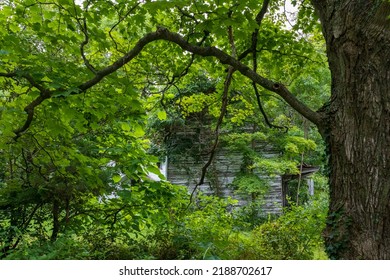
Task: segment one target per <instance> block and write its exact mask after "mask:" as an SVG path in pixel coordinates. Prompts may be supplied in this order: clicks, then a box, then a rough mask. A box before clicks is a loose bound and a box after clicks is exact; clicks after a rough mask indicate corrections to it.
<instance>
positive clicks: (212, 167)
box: [161, 119, 318, 215]
mask: <svg viewBox="0 0 390 280" xmlns="http://www.w3.org/2000/svg"><path fill="white" fill-rule="evenodd" d="M204 123H205V121H204V120H199V119H191V120H189V121H186V123H185V124H183V123H182V124H171V125H170V127H169V133H168V134H167V136H166V137H165V142H166V146H167V155H166V157H165V159H164V160H163V162H162V163H161V170H162V172H163V174H164V175H165V176H166V178H167V180H168V181H170V182H172V183H173V184H178V185H184V186H187V187H188V190H189V192H191V193H192V192H194V191H195V192H198V191H201V192H203V193H205V194H209V195H211V194H212V195H217V196H219V197H232V198H234V199H237V200H238V204H237V205H236V207H240V206H244V205H248V204H249V203H251V202H257V203H258V204H257V205H258V206H259V207H260V208H261V213H263V214H266V215H267V214H280V213H281V212H282V209H283V207H284V206H286V205H287V193H288V183H289V181H291V180H293V179H296V178H299V174H267V172H266V171H264V170H258V169H256V168H249V169H248V168H247V167H248V166H249V165H250V164H248V162H246V161H247V158H246V154H245V151H242V150H237V149H231V148H230V147H229V145H227V144H226V143H225V142H224V141H223V140H222V141H221V140H220V141H219V143H218V145H217V146H216V147H215V150H212V149H213V144H214V141H215V132H214V131H213V130H212V129H210V127H209V126H207V125H204ZM206 123H207V121H206ZM245 130H251V131H252V132H253V126H252V127H250V126H247V127H246V128H245V129H244V130H243V129H242V128H241V131H245ZM223 133H224V131H221V134H222V136H223ZM219 138H223V137H219ZM249 145H250V146H251V147H250V150H251V151H252V152H255V153H257V154H259V155H261V157H262V158H265V159H272V158H276V157H278V156H279V155H280V151H278V150H277V149H275V147H273V146H272V145H271V144H270V143H267V142H265V141H251V142H250V144H249ZM211 153H213V154H214V156H213V158H212V160H211V161H210V154H211ZM209 161H210V162H209ZM206 164H209V165H208V167H207V169H205V165H206ZM204 170H205V174H204V181H203V183H202V184H199V183H200V179H201V177H202V175H203V174H202V172H203V171H204ZM317 170H318V168H316V167H311V166H304V168H302V173H301V176H300V179H303V178H304V177H307V176H309V175H310V174H312V173H314V172H316V171H317ZM240 179H242V180H240ZM240 184H242V185H244V188H245V187H246V186H248V188H247V190H243V189H242V188H241V189H240V186H239V185H240ZM309 185H310V186H312V184H309Z"/></svg>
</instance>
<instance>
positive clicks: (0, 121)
mask: <svg viewBox="0 0 390 280" xmlns="http://www.w3.org/2000/svg"><path fill="white" fill-rule="evenodd" d="M222 2H223V3H222ZM222 2H220V1H196V3H195V2H194V1H124V0H117V1H111V0H109V1H82V3H79V4H77V3H78V2H77V1H70V0H53V1H48V2H45V1H36V0H20V1H19V0H18V1H14V0H7V1H2V2H1V3H0V25H1V27H0V252H1V255H0V258H8V259H143V258H145V259H156V258H157V259H160V258H161V259H166V258H172V259H191V258H192V259H210V258H222V259H226V258H233V257H237V258H239V257H244V258H245V257H247V256H249V257H250V256H252V257H256V258H257V257H264V256H263V255H262V254H263V253H264V252H265V251H264V250H266V251H267V252H268V251H269V252H270V256H273V257H283V258H288V257H289V256H290V257H297V258H306V257H309V255H310V254H309V253H308V252H309V248H312V247H313V246H314V245H313V246H312V244H311V243H310V245H305V246H304V245H302V244H301V243H302V242H303V241H302V238H301V237H299V234H298V233H297V232H298V231H299V230H302V231H307V230H309V233H308V235H309V236H310V238H311V236H312V235H314V231H313V232H312V229H311V228H304V225H302V224H300V223H297V226H296V227H293V228H291V229H290V228H289V227H288V226H287V221H286V220H284V219H287V220H288V219H290V220H294V219H296V218H297V216H294V215H293V214H289V213H287V214H286V215H285V217H286V218H284V219H283V218H281V219H280V220H277V221H273V222H272V223H271V222H269V223H266V224H264V228H263V229H261V226H260V228H259V229H258V230H257V231H255V232H253V233H252V232H251V233H240V232H239V230H238V229H243V228H246V226H247V225H246V223H245V222H247V221H248V220H251V222H252V224H253V225H257V224H259V223H261V222H263V220H261V221H257V220H256V218H257V213H258V212H261V197H262V196H263V195H264V193H265V192H266V190H267V188H268V183H269V182H268V179H260V178H259V177H258V176H257V174H260V175H263V176H266V177H267V176H268V177H270V178H271V177H272V176H274V175H277V174H283V173H296V172H297V165H298V163H299V161H300V155H301V154H302V153H305V155H307V159H308V161H310V162H315V163H321V159H320V157H321V155H319V154H320V153H319V151H320V150H321V149H322V145H321V143H320V141H319V138H320V137H319V135H318V133H317V132H316V130H315V129H313V128H312V127H310V126H307V125H305V124H304V121H302V118H300V117H299V116H298V115H297V114H296V113H294V112H293V111H292V110H291V109H290V108H287V107H286V105H285V103H283V102H282V101H281V100H279V99H278V97H277V96H276V95H275V94H273V93H269V92H267V91H265V90H263V89H259V90H260V97H261V102H262V104H263V107H264V109H265V110H266V112H267V115H268V117H269V119H270V120H271V122H272V123H273V124H275V125H279V126H283V127H284V126H285V127H287V128H288V132H285V131H279V130H275V129H271V128H268V127H267V126H266V125H265V122H264V117H263V116H262V115H261V114H260V113H259V108H258V104H257V100H256V97H255V95H254V92H253V87H252V86H251V85H250V83H248V80H247V79H246V78H244V77H243V76H242V75H240V74H239V73H234V78H233V79H232V82H231V86H230V90H229V92H228V94H227V99H228V104H227V110H226V111H227V113H226V114H225V115H224V116H220V115H221V99H222V98H223V96H224V87H225V84H224V78H225V76H226V65H223V64H220V63H217V62H216V60H215V59H214V58H212V57H206V58H203V59H200V58H199V57H198V56H194V55H192V54H190V53H188V52H184V51H183V50H182V49H181V48H180V47H179V46H177V45H174V44H171V43H168V42H165V41H153V42H150V43H149V44H147V45H145V46H143V49H142V52H139V53H138V52H136V51H135V49H132V48H133V47H134V46H139V45H140V44H139V43H140V42H141V43H142V42H144V41H143V40H144V39H145V37H144V36H145V35H146V34H148V33H149V32H152V31H155V30H156V28H157V27H158V26H164V27H167V28H168V29H169V30H170V31H172V32H178V34H180V35H183V36H184V37H185V39H186V41H188V42H189V43H191V44H193V45H194V46H204V47H208V46H218V48H219V49H221V50H223V51H225V52H226V53H229V54H230V53H232V45H231V43H230V41H229V39H228V37H227V30H228V27H231V28H232V30H233V31H234V41H235V48H236V50H237V54H238V55H240V54H242V53H244V52H245V51H246V50H248V48H250V47H251V43H252V40H251V38H252V37H251V36H252V34H253V32H254V31H255V30H256V29H258V28H259V26H258V23H257V22H256V20H255V18H254V15H256V14H257V13H258V11H259V10H260V9H261V5H262V4H263V3H262V1H255V0H251V1H246V2H245V3H238V2H237V1H222ZM271 2H272V3H271V6H270V7H269V11H270V12H269V14H267V16H266V17H265V18H264V20H263V22H262V26H261V28H260V31H261V32H259V34H258V42H259V44H258V46H257V48H256V49H257V50H258V52H257V62H258V65H257V66H258V67H257V72H258V73H260V74H262V75H265V76H267V77H269V78H270V79H274V80H278V81H280V82H282V83H285V84H290V88H291V90H292V92H296V96H297V98H299V99H301V100H304V101H305V103H307V104H308V105H309V106H310V107H311V108H314V109H318V108H319V107H320V106H321V104H322V103H323V102H325V101H327V98H328V96H327V92H329V84H330V80H329V73H328V70H327V68H326V67H325V66H324V65H325V64H324V61H325V59H324V58H325V56H324V51H323V48H324V47H323V43H322V38H321V37H320V35H319V34H320V33H319V29H318V23H317V21H316V17H315V14H314V13H313V12H312V10H311V9H310V8H308V7H307V5H308V4H307V1H302V5H301V8H300V10H299V13H298V21H297V24H296V25H295V26H294V28H291V29H286V28H285V27H284V22H283V20H281V18H280V16H279V15H278V10H279V4H280V1H271ZM302 32H303V33H305V32H306V33H307V34H305V36H303V34H302ZM142 38H143V39H142ZM140 39H141V41H140ZM129 51H130V52H129ZM126 59H128V60H129V62H128V63H125V64H124V65H122V64H123V63H124V61H125V60H126ZM251 59H253V57H251V55H249V56H246V57H244V58H242V59H241V61H242V63H244V64H246V65H251V64H252V62H253V61H251ZM308 62H313V63H308ZM118 65H120V67H119V68H118V67H117V66H118ZM115 67H117V68H115ZM114 68H115V69H116V70H115V69H114ZM114 70H115V71H114ZM318 92H319V93H320V94H318ZM222 117H223V120H222V119H221V118H222ZM219 119H221V120H222V121H221V126H220V140H221V143H224V144H226V146H227V147H228V149H229V150H230V151H231V152H232V153H234V152H238V153H240V154H241V155H243V156H244V158H245V160H244V161H245V162H244V163H243V167H242V172H241V174H239V176H238V177H237V178H236V180H235V182H234V185H235V187H236V188H237V191H238V192H239V193H241V194H248V195H251V196H253V197H256V198H259V199H258V200H256V201H254V203H253V204H252V205H251V206H250V207H251V208H250V211H248V212H245V211H243V212H242V213H241V217H239V218H237V214H236V213H234V212H229V211H227V209H230V208H231V207H232V204H234V202H233V201H232V200H228V201H223V200H220V199H217V198H214V197H199V198H198V199H199V200H198V204H197V206H196V207H194V208H191V209H190V211H185V210H184V209H185V207H186V206H187V204H188V199H189V198H188V197H189V195H188V193H187V191H186V189H185V188H183V187H180V186H173V185H171V184H169V182H165V181H164V179H165V178H163V176H162V174H160V172H159V170H158V168H157V163H158V161H159V158H158V157H159V156H160V157H162V156H164V155H166V154H167V153H170V154H174V155H176V156H180V155H185V154H190V155H192V156H194V157H196V156H197V157H198V158H199V157H200V156H199V155H200V154H202V153H204V151H206V150H207V149H208V148H209V146H208V145H206V144H203V146H202V145H201V146H200V147H195V146H194V137H193V136H191V135H190V136H189V135H184V136H183V137H182V138H180V139H179V140H180V141H177V142H174V143H173V142H169V139H170V138H169V136H170V134H171V133H172V131H174V128H177V127H180V126H181V125H183V124H185V123H186V122H187V121H189V120H196V121H197V122H198V123H199V124H201V125H200V127H201V128H202V129H204V130H207V131H208V132H209V133H208V137H209V138H210V139H211V138H213V137H214V136H215V135H214V133H213V132H214V130H215V125H216V123H217V122H218V120H219ZM248 127H250V128H251V129H248ZM255 143H257V144H259V143H260V144H261V145H262V147H263V148H268V150H269V149H270V147H272V149H273V151H274V150H277V151H278V152H277V153H276V154H275V156H274V157H269V156H267V154H266V153H264V154H263V153H261V152H259V151H258V150H257V149H256V148H255V147H254V146H253V145H254V144H255ZM164 145H165V147H164ZM150 173H153V174H156V175H157V177H159V179H160V181H153V180H151V179H150V178H149V177H148V174H150ZM255 174H256V175H255ZM268 177H267V178H268ZM299 211H301V212H299ZM305 211H306V210H304V209H300V208H297V210H294V211H292V212H291V213H295V212H296V213H298V212H299V213H300V214H301V215H302V217H306V216H305V215H308V216H307V217H306V218H307V221H309V222H312V218H311V216H310V215H309V214H307V213H306V212H305ZM235 215H236V216H235ZM296 215H298V214H296ZM245 217H246V218H245ZM243 221H245V222H243ZM289 230H290V231H291V233H294V234H296V235H297V236H298V237H297V239H294V240H295V241H294V242H293V243H294V244H295V243H296V244H299V245H296V246H298V247H299V248H298V249H297V250H298V251H297V252H298V253H297V252H293V251H294V250H293V249H294V248H295V247H293V246H294V244H292V245H291V246H292V247H291V248H290V247H286V246H287V245H286V244H285V243H286V242H287V237H286V236H287V235H286V236H279V237H273V238H279V239H280V240H281V244H282V245H281V246H282V248H283V250H285V251H286V252H288V253H286V254H291V255H289V256H288V255H285V254H284V253H282V252H281V251H283V250H282V249H280V250H279V249H275V248H274V247H273V246H274V245H267V244H268V243H266V240H265V239H264V238H265V237H264V238H263V237H261V236H263V233H264V236H267V238H270V240H271V241H272V238H271V235H272V234H280V235H282V233H281V232H284V231H285V232H286V233H287V232H288V231H289ZM260 233H261V234H260ZM317 233H318V232H316V233H315V234H317ZM262 238H263V239H262ZM257 239H258V240H257ZM275 240H276V239H275ZM252 241H256V244H257V243H258V244H263V245H264V248H265V249H262V248H260V247H261V246H259V247H256V248H257V249H258V252H254V251H253V252H252V251H250V250H249V249H248V248H250V247H251V246H252V245H251V244H250V243H251V242H252ZM271 243H272V242H271ZM272 244H273V243H272ZM283 244H284V245H283ZM236 245H237V246H238V247H235V246H236ZM283 246H284V247H283ZM257 249H256V250H257ZM235 250H236V251H235ZM248 250H249V251H248ZM235 252H238V253H235ZM240 252H242V255H240V254H241V253H240ZM297 254H298V255H297Z"/></svg>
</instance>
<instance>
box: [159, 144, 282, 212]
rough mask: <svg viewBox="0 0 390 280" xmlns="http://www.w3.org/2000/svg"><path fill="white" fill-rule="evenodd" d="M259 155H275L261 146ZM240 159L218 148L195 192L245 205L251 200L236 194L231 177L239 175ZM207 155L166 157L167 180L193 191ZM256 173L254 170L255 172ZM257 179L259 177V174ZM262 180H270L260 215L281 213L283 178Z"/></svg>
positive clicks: (237, 155) (238, 154)
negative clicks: (234, 200) (230, 198)
mask: <svg viewBox="0 0 390 280" xmlns="http://www.w3.org/2000/svg"><path fill="white" fill-rule="evenodd" d="M259 147H262V151H261V153H262V156H264V157H274V156H276V155H277V152H276V151H274V150H273V149H272V148H271V147H269V146H268V145H266V144H264V143H262V145H259ZM242 159H243V156H242V155H241V154H240V153H237V152H231V151H228V150H227V149H224V148H222V149H218V150H217V151H216V154H215V157H214V160H213V162H212V164H211V165H210V166H209V168H208V171H207V173H206V178H205V183H204V184H203V185H200V186H198V188H197V190H198V191H201V192H203V193H204V194H208V195H211V194H212V195H217V196H220V197H232V198H234V199H237V200H238V204H237V206H238V207H240V206H243V205H246V204H247V203H248V202H250V201H251V197H250V196H249V195H247V196H246V197H245V196H243V195H237V194H236V193H235V192H234V186H233V185H232V183H233V180H234V178H235V177H236V176H237V174H238V173H239V172H240V168H241V165H242ZM207 160H208V155H204V156H201V157H200V158H199V157H198V158H196V159H195V158H194V157H191V156H186V157H185V156H183V155H181V156H175V157H172V158H168V167H167V179H168V180H169V181H170V182H172V183H173V184H177V185H184V186H187V187H188V190H189V192H192V191H193V190H194V188H195V186H196V185H197V183H198V182H199V179H200V176H201V170H202V167H203V166H204V164H205V163H206V161H207ZM255 173H256V170H255ZM259 176H260V175H259ZM261 178H262V179H267V180H268V181H269V185H270V187H269V191H268V193H267V194H266V195H265V197H264V199H263V202H264V203H263V205H262V210H263V211H262V212H263V213H264V214H280V213H281V212H282V202H283V196H282V177H281V176H275V177H272V178H271V177H268V178H266V177H265V176H261Z"/></svg>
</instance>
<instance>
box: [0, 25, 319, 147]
mask: <svg viewBox="0 0 390 280" xmlns="http://www.w3.org/2000/svg"><path fill="white" fill-rule="evenodd" d="M157 40H165V41H169V42H172V43H175V44H177V45H178V46H180V47H181V48H182V49H183V50H186V51H188V52H191V53H193V54H196V55H200V56H203V57H215V58H216V59H218V60H219V61H220V62H221V63H223V64H227V65H230V66H232V67H233V68H234V69H235V71H239V72H240V73H241V74H243V75H244V76H246V77H248V78H249V79H250V80H252V81H253V82H255V83H256V84H258V85H260V86H262V87H263V88H265V89H267V90H269V91H272V92H274V93H276V94H278V95H279V96H281V97H282V98H283V99H284V100H285V101H286V102H287V103H288V104H289V105H290V106H291V107H292V108H294V109H295V110H296V111H297V112H298V113H300V114H301V115H303V116H304V117H305V118H307V119H308V120H309V121H311V122H313V123H314V124H316V125H317V126H320V125H321V122H322V115H321V114H320V113H317V112H315V111H313V110H311V109H310V108H309V107H308V106H306V105H305V104H304V103H302V102H301V101H299V100H298V99H297V98H296V97H295V96H294V95H293V94H292V93H291V92H290V91H289V90H288V89H287V88H286V87H285V86H284V85H283V84H281V83H278V82H275V81H272V80H270V79H267V78H265V77H263V76H261V75H259V74H257V73H256V72H255V71H253V70H252V69H250V68H249V67H248V66H246V65H245V64H243V63H241V62H240V61H239V60H238V59H236V58H234V57H233V56H231V55H228V54H227V53H225V52H224V51H222V50H220V49H218V48H216V47H202V46H198V45H194V44H191V43H189V42H188V41H187V40H186V39H185V38H184V37H183V36H181V35H179V34H177V33H174V32H170V31H169V30H168V29H166V28H163V27H159V28H157V31H156V32H151V33H148V34H146V35H145V36H144V37H142V38H141V39H140V40H139V41H138V42H137V43H136V45H135V46H134V48H133V49H132V50H130V51H129V52H128V53H126V54H125V55H124V56H122V57H121V58H119V59H118V60H116V61H115V62H114V63H113V64H111V65H109V66H107V67H106V68H103V69H102V70H100V71H97V72H96V74H95V76H94V77H93V78H92V79H90V80H88V81H86V82H84V83H82V84H80V85H79V86H78V87H77V88H75V89H74V90H72V91H70V92H69V89H68V92H69V94H79V93H82V92H85V91H87V90H88V89H90V88H92V87H93V86H95V85H96V84H98V83H99V82H100V81H101V80H103V79H104V78H105V77H106V76H108V75H110V74H112V73H114V72H115V71H117V70H118V69H119V68H121V67H123V66H124V65H125V64H127V63H129V62H130V61H131V60H132V59H134V58H135V57H136V56H137V55H138V54H139V53H140V52H141V51H142V50H143V48H144V47H145V46H146V45H147V44H149V43H151V42H154V41H157ZM0 76H3V77H8V78H15V77H17V76H22V77H24V78H25V79H27V80H28V81H29V82H30V84H31V85H32V86H34V87H36V88H37V89H38V90H39V91H40V96H38V97H37V98H36V99H35V100H34V101H32V102H31V103H30V104H29V105H27V106H26V107H25V109H24V110H25V111H26V112H27V115H28V117H27V120H26V122H25V124H24V125H23V126H22V127H21V128H19V129H17V130H15V133H16V137H15V139H17V138H19V137H20V135H21V134H22V133H23V132H24V131H26V130H27V129H28V127H29V126H30V124H31V122H32V120H33V115H34V109H35V107H37V106H38V105H39V104H41V103H42V102H43V101H44V100H45V99H48V98H50V97H51V96H53V95H55V93H61V92H64V91H65V90H66V89H58V90H55V91H50V90H48V89H46V88H44V87H43V86H42V85H40V84H38V83H37V82H36V81H34V80H33V79H32V77H31V76H29V75H17V73H0Z"/></svg>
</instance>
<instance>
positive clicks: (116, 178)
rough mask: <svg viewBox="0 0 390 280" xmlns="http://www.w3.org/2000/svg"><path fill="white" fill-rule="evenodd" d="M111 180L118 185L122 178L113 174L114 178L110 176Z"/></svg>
mask: <svg viewBox="0 0 390 280" xmlns="http://www.w3.org/2000/svg"><path fill="white" fill-rule="evenodd" d="M112 180H113V181H114V183H119V182H120V181H121V180H122V177H121V175H119V174H115V175H114V176H112Z"/></svg>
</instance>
